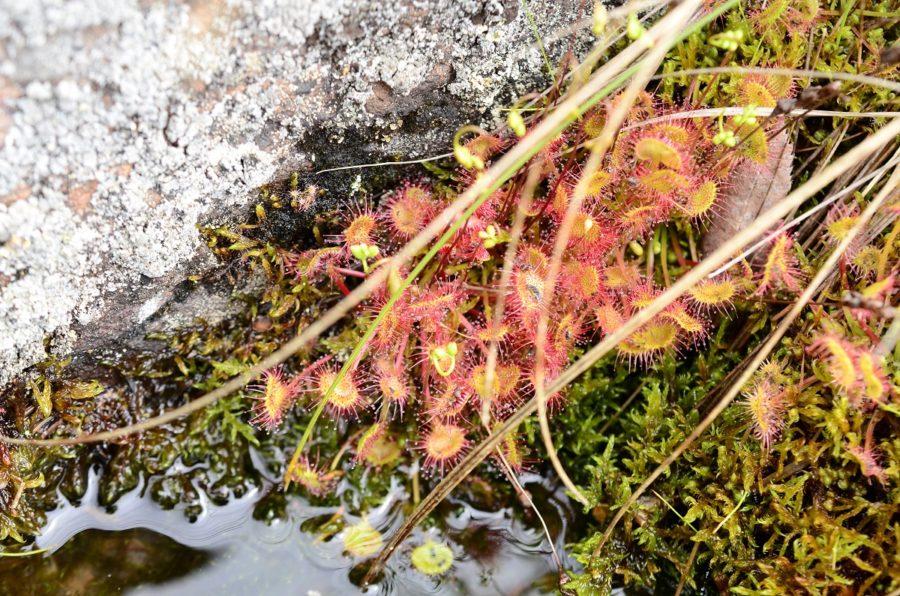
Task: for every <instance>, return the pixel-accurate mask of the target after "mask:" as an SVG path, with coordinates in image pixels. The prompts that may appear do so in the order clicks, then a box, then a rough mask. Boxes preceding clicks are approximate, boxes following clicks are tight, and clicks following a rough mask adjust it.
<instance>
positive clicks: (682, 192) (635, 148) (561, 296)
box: [258, 96, 792, 470]
mask: <svg viewBox="0 0 900 596" xmlns="http://www.w3.org/2000/svg"><path fill="white" fill-rule="evenodd" d="M614 102H615V100H613V102H611V103H610V104H609V105H607V106H604V107H602V108H600V109H597V110H595V111H593V112H591V113H589V114H587V115H586V116H585V117H584V119H583V120H582V125H580V126H576V127H573V128H572V130H570V131H568V132H566V133H564V134H563V135H561V136H560V137H559V138H558V139H556V140H555V141H554V142H553V143H551V144H550V145H549V146H547V147H546V148H545V149H544V150H543V151H542V152H541V153H540V154H539V156H537V157H536V158H535V159H539V160H542V161H541V180H540V182H539V185H538V187H537V192H536V193H535V194H536V197H535V199H534V201H533V203H532V206H531V209H530V211H529V212H528V213H527V214H526V215H527V217H526V221H525V231H524V233H523V235H522V238H521V241H520V243H519V245H518V247H517V250H516V251H515V256H514V259H513V261H512V263H511V267H512V269H511V272H510V276H509V283H508V284H507V285H505V286H501V285H500V279H501V271H502V268H503V264H504V254H505V252H506V250H507V246H508V242H509V241H510V234H511V232H510V230H511V227H512V222H513V220H514V218H515V215H516V212H517V208H518V206H519V205H520V204H521V196H522V193H523V192H524V188H523V186H524V173H525V169H523V175H521V176H519V177H516V178H514V179H513V180H511V181H510V182H509V183H507V184H506V185H505V186H503V187H501V188H500V189H499V190H497V191H496V192H494V193H493V194H492V195H491V196H490V197H488V198H487V199H486V200H485V201H484V202H483V204H481V205H480V206H479V207H478V208H477V210H476V211H475V212H474V214H473V215H472V216H471V217H470V218H469V219H468V220H467V221H466V222H465V223H464V225H462V226H461V227H460V228H459V230H458V231H457V233H456V234H455V235H454V237H453V238H452V239H451V240H450V241H449V242H448V243H447V244H446V245H445V246H443V247H442V249H441V251H440V252H439V255H438V257H437V258H436V259H435V262H434V263H433V264H431V265H430V266H429V268H428V269H426V273H424V274H423V275H422V276H420V279H419V280H417V281H416V283H414V284H413V285H412V286H411V287H410V288H409V289H408V290H407V291H406V292H405V293H403V294H402V295H401V296H399V298H397V300H396V302H395V303H394V304H393V306H392V308H390V310H389V311H388V312H387V315H386V317H385V318H384V320H383V321H382V322H381V324H380V325H379V327H378V328H377V331H376V332H375V334H374V336H373V337H372V339H371V340H370V342H369V345H367V346H366V349H365V351H364V353H363V354H364V355H363V356H362V357H361V359H360V360H359V362H357V363H356V364H355V365H354V366H353V367H352V370H351V371H350V372H349V374H347V375H346V376H345V377H344V378H343V379H341V380H340V381H337V376H336V371H337V369H336V368H327V367H319V368H318V369H317V370H316V371H315V372H314V374H311V375H307V376H306V378H305V379H304V380H302V381H301V382H299V384H298V385H297V391H298V392H304V393H307V394H309V395H311V396H312V399H310V400H309V401H310V404H317V403H321V402H322V400H325V407H326V410H327V412H328V413H329V414H330V415H331V416H333V417H336V418H347V417H358V416H360V415H361V413H362V412H364V411H366V410H372V411H375V410H378V408H380V409H381V411H380V413H379V415H378V416H379V418H378V420H379V422H378V424H379V425H381V424H382V423H384V422H386V421H388V420H390V419H392V418H397V417H401V416H404V415H407V414H408V413H410V412H411V413H413V414H414V415H416V416H417V417H418V419H419V421H420V424H421V425H422V430H421V432H420V439H419V441H418V443H417V444H416V446H415V448H416V449H418V450H419V453H420V454H421V455H422V456H423V457H424V461H425V465H426V466H428V467H431V468H434V469H438V470H443V469H445V468H446V467H447V466H450V465H452V464H453V463H455V462H456V461H457V460H458V459H459V458H460V457H461V456H462V455H463V454H464V452H465V450H466V448H467V446H468V444H469V442H470V436H471V435H472V433H473V432H475V431H474V429H476V428H478V425H477V424H476V421H477V420H479V419H480V414H481V412H483V411H488V412H490V414H491V417H492V418H493V419H495V420H497V419H503V418H504V417H506V416H507V415H508V414H509V413H510V412H511V411H513V410H514V409H515V408H516V406H518V405H519V404H521V403H522V402H523V401H524V400H526V399H527V398H528V397H529V396H531V395H533V393H534V391H535V387H534V383H535V379H534V377H535V370H534V366H535V364H534V360H535V357H534V355H535V341H536V335H537V326H538V321H539V319H540V317H541V315H542V314H545V315H547V318H548V320H549V330H548V331H549V332H548V334H547V343H546V345H545V349H544V352H545V354H546V357H545V373H544V379H545V382H550V381H552V380H553V378H555V377H556V376H557V375H559V373H561V372H562V370H563V369H564V368H565V367H566V366H567V364H568V363H569V360H570V358H571V356H572V355H573V351H575V350H576V349H577V347H578V346H579V344H581V343H582V342H584V341H587V340H591V341H596V340H598V339H600V338H602V337H603V336H604V335H605V334H609V333H612V332H614V331H615V330H616V329H618V328H619V327H620V326H621V325H622V324H623V323H624V321H626V320H627V319H628V318H630V317H631V316H632V315H634V314H635V313H636V312H638V311H639V310H641V309H642V308H643V307H645V306H646V305H648V304H649V303H650V302H652V301H653V300H654V298H655V297H656V296H658V295H659V294H660V292H661V291H662V280H660V279H657V278H656V276H655V275H654V276H653V277H650V278H648V277H647V275H645V274H644V273H643V272H642V271H644V270H647V271H652V269H651V268H650V267H646V268H645V267H643V266H641V263H642V259H641V255H644V257H643V258H644V259H645V260H646V259H647V258H648V256H647V255H648V253H650V252H651V251H654V249H656V250H657V251H658V250H659V247H658V246H657V247H654V240H653V237H652V234H653V232H654V230H656V229H657V228H659V227H660V226H665V225H667V224H669V223H671V222H673V221H676V220H679V221H682V222H685V223H686V224H693V225H697V224H698V223H699V222H701V221H702V220H703V219H704V218H705V217H707V216H708V215H709V214H710V212H711V211H712V210H713V209H715V205H716V199H717V196H718V194H719V191H720V189H721V188H722V187H723V185H724V184H725V180H726V177H727V173H728V172H729V170H730V168H731V167H732V166H733V165H734V164H735V163H736V162H737V161H739V160H744V159H747V157H745V156H744V154H743V153H741V152H740V151H734V150H731V149H730V148H729V147H726V146H723V145H719V144H716V143H715V142H714V137H716V134H717V131H719V130H721V127H722V123H721V122H720V123H718V124H717V123H716V122H710V123H707V124H704V123H702V122H700V121H696V120H685V119H677V118H670V119H662V120H660V119H659V116H664V115H665V114H664V113H663V111H662V110H660V109H658V107H657V106H655V105H654V103H653V101H652V99H651V98H650V97H649V96H645V97H644V98H643V99H642V102H641V103H640V104H639V106H638V107H637V108H635V109H634V110H632V113H631V117H630V119H629V121H628V122H627V123H626V126H625V127H624V128H623V132H622V133H620V135H619V137H618V139H617V141H616V143H615V144H614V146H613V149H612V150H611V151H610V152H609V154H608V155H607V156H606V158H605V161H604V163H603V167H602V168H601V169H600V170H599V171H598V172H596V173H594V174H592V175H591V177H590V179H589V180H586V181H584V187H585V188H586V193H585V196H584V201H583V203H582V204H581V206H580V208H579V209H578V211H577V215H576V218H575V226H574V229H573V233H572V235H571V239H570V240H569V242H568V244H567V246H566V250H565V253H564V258H563V261H562V263H561V267H560V274H559V276H558V278H557V283H556V284H555V286H554V287H550V286H549V285H548V272H549V270H550V268H551V267H550V265H551V264H550V259H551V256H550V254H551V250H552V246H553V243H554V241H555V234H556V230H557V229H558V228H559V223H560V222H561V221H562V219H563V217H564V215H565V213H566V211H567V209H568V208H569V206H570V204H571V201H572V199H573V197H574V195H575V192H576V187H577V186H578V185H579V183H580V182H582V178H583V176H584V174H583V169H582V168H583V164H582V162H581V156H583V154H584V151H583V147H584V146H585V143H587V142H589V141H590V140H591V137H590V135H593V134H596V133H597V131H598V130H599V129H600V128H601V127H602V124H603V122H604V120H605V114H606V110H608V109H609V108H610V106H611V105H613V104H614ZM651 119H653V121H652V122H648V120H651ZM727 126H728V127H729V129H730V130H734V131H736V132H738V133H740V132H741V127H740V126H738V125H735V124H734V123H733V122H731V121H728V122H727ZM507 143H508V141H505V140H503V139H499V138H496V137H493V136H490V135H487V134H481V135H480V136H477V137H475V138H474V139H472V140H471V141H469V142H468V143H467V144H466V148H467V150H468V151H469V152H470V153H471V154H473V155H476V156H477V157H478V159H479V160H481V161H483V162H489V161H490V160H491V159H492V158H493V157H495V156H496V154H497V153H498V152H499V151H502V150H503V148H504V147H505V146H506V145H507ZM476 175H477V173H476V172H473V171H470V170H462V169H460V170H459V171H458V172H457V179H458V180H459V181H460V182H461V183H465V182H466V181H470V180H472V179H473V177H474V176H476ZM452 200H453V194H452V193H451V192H449V191H448V190H447V189H446V188H445V187H443V186H442V187H440V188H435V187H433V186H431V185H429V184H428V183H426V182H422V181H410V182H407V183H405V184H403V185H402V186H401V187H400V188H398V189H396V190H395V191H393V192H392V193H390V194H388V195H387V196H386V197H384V198H383V199H382V200H381V201H379V203H378V206H377V208H373V207H371V206H369V205H368V204H367V205H364V206H363V207H355V208H349V209H347V211H346V214H345V215H344V216H343V217H342V220H341V222H340V226H341V230H340V233H338V234H335V235H334V236H333V237H332V238H333V240H332V245H330V246H326V247H323V248H318V249H314V250H310V251H307V252H304V253H300V254H294V253H285V254H284V263H285V269H286V270H287V271H288V272H289V273H291V274H293V275H294V276H295V277H296V278H297V279H298V281H302V282H306V283H314V284H327V283H328V282H329V280H330V281H331V282H333V283H334V284H335V285H336V286H337V287H338V288H339V289H341V291H346V289H347V287H348V284H349V283H350V282H351V281H352V278H363V277H366V276H367V275H368V273H369V272H370V271H372V270H373V269H374V268H377V267H379V266H382V263H383V262H384V260H385V258H386V257H388V256H389V255H390V254H392V252H393V251H395V250H397V249H398V248H399V247H400V246H401V245H402V244H403V243H404V242H405V241H407V240H408V239H409V238H410V237H412V236H414V235H415V234H417V233H418V232H419V231H421V230H422V229H423V228H424V227H425V226H426V225H428V224H429V223H430V222H431V221H432V220H433V219H434V218H435V217H436V216H437V215H438V214H439V213H440V212H441V211H442V210H443V208H444V207H445V206H446V205H447V204H448V202H449V201H452ZM788 248H789V246H788ZM677 250H678V260H679V264H680V265H681V266H685V267H686V266H689V265H690V263H689V262H688V261H687V259H686V258H685V257H684V255H682V254H681V252H680V249H677ZM406 273H407V272H406V271H399V272H394V273H392V275H391V276H390V277H389V279H388V282H387V283H386V284H385V285H383V286H382V287H381V288H379V289H378V290H377V291H376V292H374V294H373V295H372V296H370V298H369V299H368V300H367V302H366V303H364V305H362V306H361V310H360V311H358V316H360V317H363V318H364V319H365V321H364V322H368V321H371V319H372V318H374V317H375V316H376V314H377V313H379V312H380V311H381V310H382V309H383V308H384V307H385V305H386V304H387V303H388V300H389V299H390V298H391V296H392V295H393V294H394V288H396V286H397V282H398V280H399V279H400V278H402V276H404V275H406ZM770 273H771V276H772V277H773V278H774V277H776V276H777V279H778V280H779V281H781V282H785V283H787V282H788V281H791V280H792V278H791V277H790V276H791V272H790V267H788V266H784V267H781V268H780V269H778V270H777V271H774V270H773V271H772V272H770ZM787 285H791V284H790V283H787ZM738 291H742V290H741V289H740V288H739V287H738V285H737V284H736V283H734V282H732V281H731V280H730V279H729V278H727V277H725V276H720V277H718V278H715V279H713V280H709V281H707V282H706V283H704V284H702V285H700V286H698V287H697V288H695V289H694V290H692V291H691V292H690V293H689V294H688V295H686V296H685V297H683V298H682V299H680V300H676V301H675V302H674V303H672V304H671V305H670V306H669V307H668V308H667V309H666V310H665V311H664V312H662V313H660V314H659V315H657V316H656V317H654V318H653V319H652V320H650V321H649V322H648V323H646V324H645V325H644V326H643V327H641V328H640V329H638V330H637V331H636V332H634V333H633V334H632V335H630V336H629V337H628V338H627V339H626V340H625V341H624V342H623V343H622V344H621V345H620V347H619V354H620V357H621V358H623V359H626V360H628V361H629V362H631V363H633V364H635V365H641V366H646V365H649V364H651V363H653V362H654V361H656V360H658V359H659V358H660V357H662V356H663V355H664V354H666V353H671V352H674V351H677V350H682V349H688V348H690V347H693V346H696V345H698V344H701V343H702V342H703V341H704V340H705V338H706V336H707V333H708V330H709V325H710V323H709V317H710V316H711V315H712V314H714V313H715V312H717V311H721V310H724V309H726V308H727V307H728V305H729V304H730V303H731V301H732V300H733V298H734V297H735V295H736V294H737V292H738ZM548 296H549V297H548ZM500 308H503V311H502V317H501V318H499V319H498V318H497V312H498V309H500ZM492 343H496V344H497V346H498V347H497V350H498V351H497V354H498V357H497V359H496V365H495V366H494V367H493V371H492V372H491V371H489V370H488V365H487V362H488V354H489V352H490V350H491V344H492ZM560 399H561V397H560V396H559V395H557V396H553V398H552V400H553V401H551V405H553V404H554V402H558V401H559V400H560ZM258 419H259V420H260V421H263V422H266V426H269V427H271V426H273V424H272V423H269V421H270V420H271V421H273V422H275V423H277V419H276V417H274V416H268V417H267V416H263V415H260V416H259V417H258ZM383 431H384V428H383V426H379V427H378V428H377V429H376V432H373V433H372V436H368V437H367V439H366V440H368V441H370V442H371V441H374V440H375V439H376V438H378V439H379V441H382V440H384V434H383ZM365 448H366V446H365V445H362V444H361V445H360V447H359V449H358V450H359V451H361V452H362V451H364V450H365ZM506 451H507V453H508V455H509V457H508V459H509V460H510V463H511V464H512V465H514V466H515V465H519V463H520V462H521V461H522V459H523V458H522V456H521V453H520V452H518V451H516V448H515V446H514V445H507V446H506Z"/></svg>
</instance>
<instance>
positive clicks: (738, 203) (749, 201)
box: [703, 131, 794, 254]
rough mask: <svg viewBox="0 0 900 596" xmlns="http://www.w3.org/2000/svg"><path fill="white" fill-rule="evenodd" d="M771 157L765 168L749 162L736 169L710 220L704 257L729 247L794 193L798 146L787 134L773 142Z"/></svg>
mask: <svg viewBox="0 0 900 596" xmlns="http://www.w3.org/2000/svg"><path fill="white" fill-rule="evenodd" d="M769 156H770V157H769V161H768V162H767V163H766V164H765V165H763V166H760V165H758V164H755V163H753V162H750V161H746V162H744V163H742V164H741V165H739V166H738V167H736V168H735V169H734V171H733V172H732V174H731V177H730V178H729V180H728V186H727V187H726V189H725V190H724V191H723V192H722V197H721V199H720V200H719V204H718V207H717V209H716V210H715V212H714V213H713V215H712V218H711V219H710V224H709V232H707V234H706V237H705V238H704V239H703V251H704V253H706V254H709V253H711V252H712V251H714V250H716V249H717V248H719V247H720V246H722V245H723V244H725V243H726V242H727V241H728V240H729V239H731V238H732V237H734V235H735V234H737V233H738V232H739V231H740V230H743V229H745V228H747V227H748V226H749V225H750V224H751V223H753V220H755V219H756V218H757V217H758V216H759V215H760V214H762V213H765V212H766V211H768V210H769V209H770V208H771V207H772V206H773V205H774V204H775V203H777V202H778V201H780V200H781V199H783V198H784V197H786V196H787V194H788V192H790V190H791V164H792V163H793V161H794V145H793V143H791V142H789V141H788V134H787V132H786V131H781V132H780V133H778V135H776V136H775V137H774V138H773V139H772V140H771V141H770V142H769Z"/></svg>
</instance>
